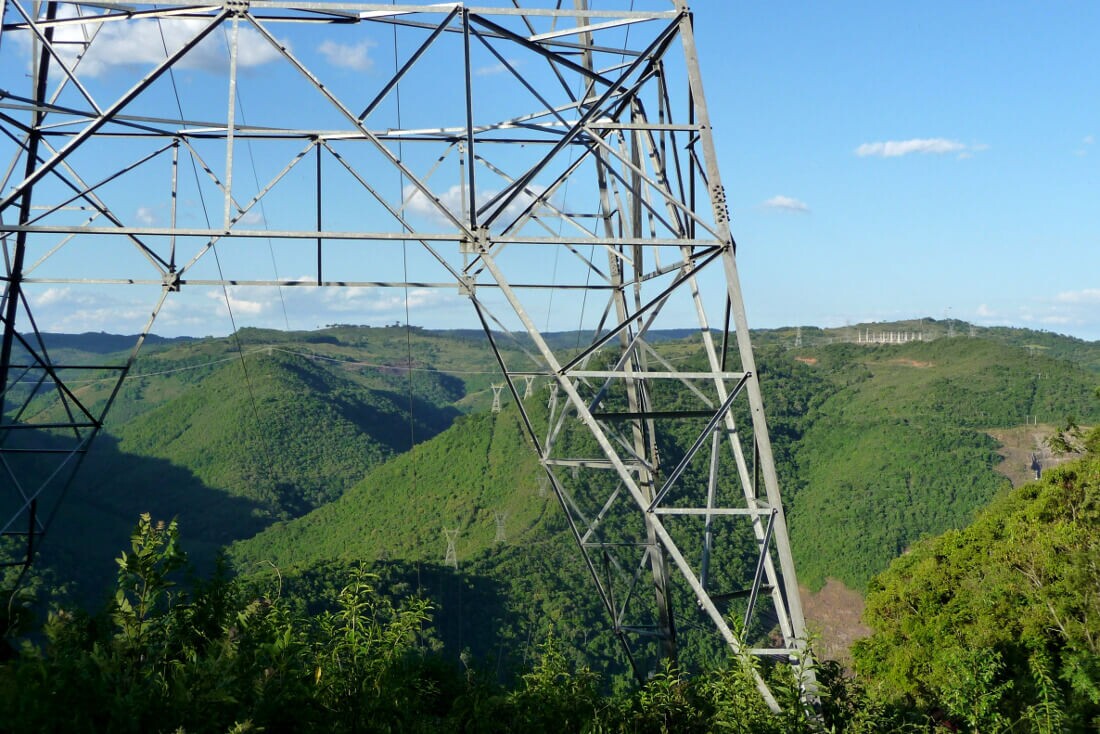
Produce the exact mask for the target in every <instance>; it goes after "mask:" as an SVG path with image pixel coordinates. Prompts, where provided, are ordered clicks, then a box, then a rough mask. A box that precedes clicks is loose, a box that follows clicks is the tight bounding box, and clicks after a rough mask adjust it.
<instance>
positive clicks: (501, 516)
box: [493, 512, 508, 543]
mask: <svg viewBox="0 0 1100 734" xmlns="http://www.w3.org/2000/svg"><path fill="white" fill-rule="evenodd" d="M495 515H496V521H497V534H496V537H494V538H493V542H494V543H504V542H507V540H508V537H507V536H506V535H505V534H504V523H505V521H506V520H507V519H508V513H507V512H497V513H495Z"/></svg>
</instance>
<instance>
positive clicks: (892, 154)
mask: <svg viewBox="0 0 1100 734" xmlns="http://www.w3.org/2000/svg"><path fill="white" fill-rule="evenodd" d="M988 147H989V146H987V145H983V144H977V145H972V146H969V148H968V147H967V146H966V145H965V144H963V143H960V142H959V141H958V140H948V139H947V138H913V139H912V140H886V141H882V142H877V143H864V144H863V145H861V146H859V147H858V148H856V150H855V153H856V155H857V156H859V157H860V158H866V157H875V158H898V157H900V156H903V155H909V154H910V153H925V154H927V153H934V154H937V155H943V154H945V153H963V152H966V151H980V150H985V149H987V148H988Z"/></svg>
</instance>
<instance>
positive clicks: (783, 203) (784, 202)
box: [760, 195, 810, 214]
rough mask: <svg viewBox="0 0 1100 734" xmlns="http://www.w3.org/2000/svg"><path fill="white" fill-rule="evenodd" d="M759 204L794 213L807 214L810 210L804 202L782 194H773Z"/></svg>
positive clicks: (766, 207) (767, 207)
mask: <svg viewBox="0 0 1100 734" xmlns="http://www.w3.org/2000/svg"><path fill="white" fill-rule="evenodd" d="M760 206H762V207H764V208H765V209H776V210H778V211H783V212H793V213H795V214H807V213H809V211H810V207H808V206H807V205H806V202H804V201H799V200H798V199H795V198H793V197H790V196H783V195H778V196H773V197H772V198H770V199H768V200H767V201H765V202H764V203H763V204H761V205H760Z"/></svg>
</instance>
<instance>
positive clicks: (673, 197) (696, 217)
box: [592, 131, 721, 240]
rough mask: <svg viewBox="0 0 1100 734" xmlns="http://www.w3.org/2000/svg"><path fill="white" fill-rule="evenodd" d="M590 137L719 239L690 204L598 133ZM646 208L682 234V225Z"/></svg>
mask: <svg viewBox="0 0 1100 734" xmlns="http://www.w3.org/2000/svg"><path fill="white" fill-rule="evenodd" d="M593 132H594V131H593ZM592 139H593V142H595V143H596V144H597V145H599V146H600V147H601V148H603V149H604V150H606V151H607V152H608V153H610V154H611V155H612V156H614V157H615V158H616V159H618V160H619V161H620V162H621V163H622V165H624V166H625V167H627V168H628V169H630V171H631V172H632V173H635V174H637V175H638V176H639V177H641V178H642V180H643V181H645V183H647V184H649V186H650V188H651V189H652V190H654V191H656V192H657V193H658V194H659V195H660V196H661V198H662V200H663V201H664V202H665V203H666V205H667V206H669V207H674V208H675V210H676V211H678V212H680V213H681V214H683V215H684V216H686V217H688V218H690V219H691V220H692V221H694V222H695V223H696V224H697V225H698V226H701V227H702V228H703V229H705V230H706V231H707V232H709V233H710V234H711V235H712V236H713V237H715V238H716V239H719V240H720V239H721V235H720V234H719V232H717V231H716V230H715V229H714V228H713V227H711V226H710V224H708V223H707V222H706V221H705V220H703V219H702V218H700V217H699V215H698V214H696V213H695V212H694V211H692V209H691V207H690V206H688V205H687V204H685V203H684V202H682V201H680V200H679V198H677V197H676V195H675V194H673V193H672V191H671V190H669V189H668V188H667V187H664V186H662V185H661V184H659V183H658V182H657V181H654V180H653V179H651V178H650V177H649V175H648V173H646V171H645V170H644V169H643V168H641V167H640V166H638V165H636V164H635V163H634V162H633V161H631V160H630V159H629V158H628V157H627V156H624V155H622V154H621V153H619V151H617V150H615V148H614V147H613V146H611V145H608V144H607V142H606V141H604V140H603V139H602V138H601V137H599V136H598V135H593V138H592ZM608 170H609V171H611V172H612V174H613V175H614V176H615V177H616V178H617V179H619V181H621V182H622V183H623V185H624V186H629V184H628V183H627V181H626V179H625V177H624V176H623V175H622V174H621V173H619V172H618V171H617V170H615V169H614V168H613V167H611V166H608ZM647 208H648V209H649V211H650V213H651V214H653V215H654V216H657V217H658V218H659V219H660V221H661V223H662V224H664V225H665V227H666V228H667V229H668V231H670V232H677V233H678V234H680V235H681V236H683V235H684V232H683V228H682V227H673V226H672V225H670V224H669V223H668V222H667V221H665V219H664V218H663V217H661V216H660V215H659V214H658V213H657V212H656V210H655V209H653V207H651V206H649V205H648V204H647Z"/></svg>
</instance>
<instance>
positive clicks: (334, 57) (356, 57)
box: [317, 40, 374, 71]
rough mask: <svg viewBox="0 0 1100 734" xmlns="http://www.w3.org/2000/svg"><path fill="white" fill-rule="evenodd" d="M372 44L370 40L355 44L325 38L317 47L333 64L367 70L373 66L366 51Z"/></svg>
mask: <svg viewBox="0 0 1100 734" xmlns="http://www.w3.org/2000/svg"><path fill="white" fill-rule="evenodd" d="M373 46H374V44H373V43H371V42H370V41H363V42H361V43H356V44H343V43H336V42H335V41H330V40H325V41H324V42H322V43H321V45H320V46H318V47H317V50H318V51H320V52H321V55H322V56H324V57H325V59H326V60H327V61H328V62H329V63H330V64H332V65H333V66H342V67H344V68H345V69H355V70H356V71H367V70H368V69H370V68H371V67H372V66H374V59H372V58H371V57H370V55H369V54H368V53H367V52H368V51H370V49H371V48H372V47H373Z"/></svg>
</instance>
